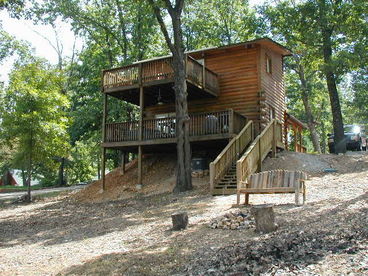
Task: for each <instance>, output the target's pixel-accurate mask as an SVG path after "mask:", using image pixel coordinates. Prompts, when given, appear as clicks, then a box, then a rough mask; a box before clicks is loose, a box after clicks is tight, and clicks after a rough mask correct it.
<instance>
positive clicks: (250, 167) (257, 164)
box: [236, 119, 282, 204]
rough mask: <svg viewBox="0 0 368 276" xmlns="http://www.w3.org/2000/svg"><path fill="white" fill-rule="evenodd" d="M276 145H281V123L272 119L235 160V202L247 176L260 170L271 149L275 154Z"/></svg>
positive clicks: (238, 198)
mask: <svg viewBox="0 0 368 276" xmlns="http://www.w3.org/2000/svg"><path fill="white" fill-rule="evenodd" d="M277 145H282V124H281V122H279V121H278V120H276V119H273V120H272V121H271V122H270V123H269V124H268V125H267V126H266V128H265V129H264V130H263V131H262V132H261V134H259V135H258V136H257V137H256V138H255V139H254V140H253V142H252V144H251V145H250V146H249V147H248V149H247V150H246V151H245V152H244V154H243V156H242V157H241V158H240V159H239V160H238V161H237V162H236V183H237V185H236V186H237V204H239V203H240V191H241V188H242V187H243V185H244V184H246V180H247V178H248V176H250V175H251V174H253V173H255V172H256V171H257V170H259V171H261V169H262V168H261V167H262V161H263V160H264V159H265V158H266V156H267V154H268V153H269V152H270V151H271V150H272V155H273V156H275V155H276V147H277Z"/></svg>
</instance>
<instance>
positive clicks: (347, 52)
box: [273, 0, 367, 152]
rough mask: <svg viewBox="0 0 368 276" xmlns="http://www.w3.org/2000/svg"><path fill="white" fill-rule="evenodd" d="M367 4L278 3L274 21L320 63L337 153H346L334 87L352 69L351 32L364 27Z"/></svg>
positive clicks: (322, 0)
mask: <svg viewBox="0 0 368 276" xmlns="http://www.w3.org/2000/svg"><path fill="white" fill-rule="evenodd" d="M366 3H367V2H366V1H361V0H357V1H350V0H339V1H327V0H317V1H314V0H305V1H300V2H298V3H295V2H294V1H288V0H286V1H280V2H278V4H277V6H276V9H277V10H278V13H277V14H276V17H275V18H274V20H273V24H274V25H276V26H278V28H279V29H283V30H285V31H286V30H289V32H288V33H287V34H286V35H285V32H284V36H285V38H286V40H287V41H294V42H299V43H301V44H303V45H304V46H305V47H308V49H309V50H311V51H315V55H316V57H317V58H320V59H321V60H322V63H321V65H320V66H319V72H320V73H322V74H323V76H324V78H325V80H326V84H327V90H328V93H329V98H330V105H331V111H332V115H333V116H332V117H333V126H334V133H335V144H336V152H344V151H345V150H346V147H345V143H344V130H343V121H342V119H343V117H342V114H341V104H340V98H339V94H338V90H337V85H338V83H339V82H340V81H341V77H342V76H344V74H345V73H347V72H349V70H351V67H350V65H351V64H350V63H349V62H348V60H349V57H352V56H354V52H353V51H351V48H352V47H351V46H352V44H354V43H355V42H354V39H352V36H351V35H350V33H351V31H352V30H353V29H355V28H356V27H357V26H359V25H361V26H362V27H364V26H363V24H362V21H361V19H360V18H362V17H364V13H365V11H366V6H367V4H366ZM358 7H359V8H358Z"/></svg>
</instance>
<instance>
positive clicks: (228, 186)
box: [212, 163, 236, 195]
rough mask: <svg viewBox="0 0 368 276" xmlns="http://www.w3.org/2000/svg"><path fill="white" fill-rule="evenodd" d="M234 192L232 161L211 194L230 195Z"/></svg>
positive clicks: (234, 176)
mask: <svg viewBox="0 0 368 276" xmlns="http://www.w3.org/2000/svg"><path fill="white" fill-rule="evenodd" d="M235 193H236V163H233V164H232V165H231V167H230V169H229V170H228V171H227V173H226V174H225V175H224V176H223V177H222V178H221V180H220V181H219V182H218V183H217V184H216V185H215V187H214V189H213V192H212V194H213V195H232V194H235Z"/></svg>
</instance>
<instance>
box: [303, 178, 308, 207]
mask: <svg viewBox="0 0 368 276" xmlns="http://www.w3.org/2000/svg"><path fill="white" fill-rule="evenodd" d="M306 192H307V191H306V188H305V182H304V181H303V205H304V203H305V199H306V196H307V193H306Z"/></svg>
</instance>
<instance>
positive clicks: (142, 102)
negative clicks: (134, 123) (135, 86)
mask: <svg viewBox="0 0 368 276" xmlns="http://www.w3.org/2000/svg"><path fill="white" fill-rule="evenodd" d="M143 109H144V95H143V86H140V87H139V134H138V139H139V141H142V140H143Z"/></svg>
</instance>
